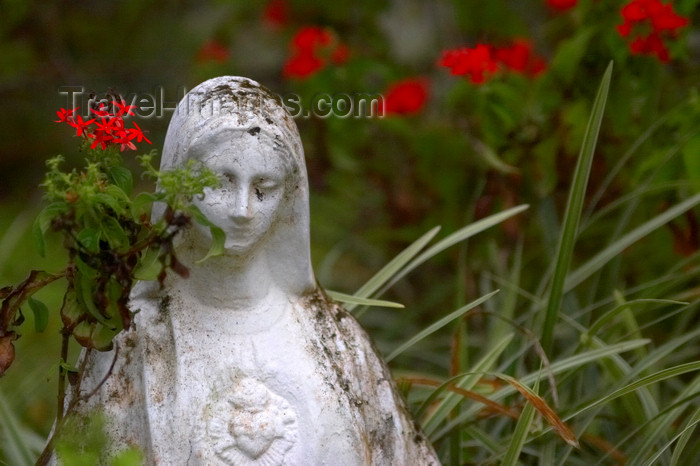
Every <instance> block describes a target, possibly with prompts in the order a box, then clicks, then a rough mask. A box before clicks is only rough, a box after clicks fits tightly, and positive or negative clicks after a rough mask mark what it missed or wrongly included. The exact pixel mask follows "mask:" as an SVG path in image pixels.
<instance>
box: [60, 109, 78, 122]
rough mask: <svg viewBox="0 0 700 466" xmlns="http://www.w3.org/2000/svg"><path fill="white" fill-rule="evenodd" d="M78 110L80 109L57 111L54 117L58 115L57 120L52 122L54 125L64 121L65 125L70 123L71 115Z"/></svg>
mask: <svg viewBox="0 0 700 466" xmlns="http://www.w3.org/2000/svg"><path fill="white" fill-rule="evenodd" d="M79 108H80V107H75V108H74V109H73V110H66V109H65V108H62V109H61V110H58V111H57V112H56V115H58V120H54V121H55V122H56V123H63V122H64V121H65V122H66V123H70V122H71V121H72V120H73V114H74V113H75V111H76V110H78V109H79Z"/></svg>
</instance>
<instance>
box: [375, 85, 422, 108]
mask: <svg viewBox="0 0 700 466" xmlns="http://www.w3.org/2000/svg"><path fill="white" fill-rule="evenodd" d="M427 101H428V82H427V81H426V80H425V79H423V78H409V79H404V80H402V81H398V82H395V83H394V84H392V85H391V86H389V88H388V89H387V91H386V92H385V96H384V99H383V100H382V102H381V104H380V108H379V114H380V115H415V114H417V113H419V112H420V111H421V110H423V107H425V103H426V102H427Z"/></svg>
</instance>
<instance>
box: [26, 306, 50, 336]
mask: <svg viewBox="0 0 700 466" xmlns="http://www.w3.org/2000/svg"><path fill="white" fill-rule="evenodd" d="M27 302H28V303H29V307H30V308H31V309H32V312H33V313H34V329H35V330H36V332H37V333H41V332H43V331H44V330H46V326H47V325H48V323H49V308H47V307H46V304H44V303H42V302H41V301H39V300H37V299H34V298H29V299H28V300H27Z"/></svg>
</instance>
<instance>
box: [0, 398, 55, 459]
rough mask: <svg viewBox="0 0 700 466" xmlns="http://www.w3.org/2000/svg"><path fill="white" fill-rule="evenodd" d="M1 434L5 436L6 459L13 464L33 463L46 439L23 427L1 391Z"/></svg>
mask: <svg viewBox="0 0 700 466" xmlns="http://www.w3.org/2000/svg"><path fill="white" fill-rule="evenodd" d="M0 434H1V435H2V437H3V440H4V441H3V444H4V445H3V450H4V452H3V453H4V456H5V459H6V460H8V461H10V464H12V465H18V466H24V465H32V464H34V461H36V457H37V456H38V455H39V451H40V450H41V448H42V443H43V441H44V439H43V438H41V436H39V435H38V434H36V433H35V432H33V431H31V430H29V429H26V428H22V427H21V425H20V421H19V419H17V416H16V415H15V414H14V413H13V412H12V409H11V408H10V406H9V404H8V403H7V400H6V399H5V396H4V395H3V394H2V393H0Z"/></svg>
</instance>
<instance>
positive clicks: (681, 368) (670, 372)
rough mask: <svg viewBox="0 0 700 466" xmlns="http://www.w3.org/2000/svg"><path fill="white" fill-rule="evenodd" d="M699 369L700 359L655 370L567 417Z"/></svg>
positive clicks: (568, 417) (572, 416)
mask: <svg viewBox="0 0 700 466" xmlns="http://www.w3.org/2000/svg"><path fill="white" fill-rule="evenodd" d="M697 370H700V361H694V362H688V363H685V364H679V365H678V366H674V367H669V368H667V369H662V370H660V371H658V372H655V373H653V374H650V375H648V376H646V377H642V378H641V379H639V380H637V381H635V382H632V383H630V384H627V385H625V386H624V387H622V388H619V389H617V390H615V391H614V392H612V393H609V394H608V395H605V396H604V397H602V398H599V399H598V400H596V401H594V402H592V403H590V404H588V405H587V406H584V407H583V408H581V409H579V410H578V411H576V412H575V413H574V414H571V415H569V416H567V417H566V419H571V418H574V417H576V416H578V415H579V414H581V413H584V412H585V411H588V410H589V409H591V408H594V407H596V406H598V405H602V404H605V403H607V402H609V401H612V400H614V399H616V398H619V397H621V396H623V395H627V394H629V393H632V392H634V391H635V390H637V389H639V388H641V387H646V386H647V385H651V384H653V383H657V382H661V381H663V380H667V379H670V378H673V377H678V376H679V375H683V374H687V373H688V372H692V371H697Z"/></svg>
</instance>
